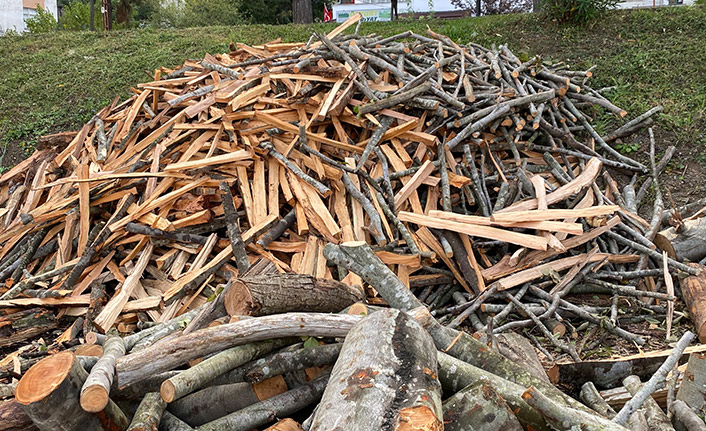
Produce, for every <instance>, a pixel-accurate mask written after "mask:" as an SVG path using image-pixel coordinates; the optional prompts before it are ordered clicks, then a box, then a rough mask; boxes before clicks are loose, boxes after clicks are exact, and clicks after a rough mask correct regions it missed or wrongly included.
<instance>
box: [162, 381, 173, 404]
mask: <svg viewBox="0 0 706 431" xmlns="http://www.w3.org/2000/svg"><path fill="white" fill-rule="evenodd" d="M159 394H160V395H161V396H162V399H163V400H164V402H165V403H171V402H174V399H175V398H176V388H175V387H174V383H172V382H170V381H169V380H165V381H164V382H162V386H160V387H159Z"/></svg>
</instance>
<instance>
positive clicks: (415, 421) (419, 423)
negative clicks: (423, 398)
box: [395, 406, 444, 431]
mask: <svg viewBox="0 0 706 431" xmlns="http://www.w3.org/2000/svg"><path fill="white" fill-rule="evenodd" d="M443 429H444V424H443V422H442V421H440V420H439V418H437V417H436V415H435V414H434V411H432V409H430V408H429V407H427V406H414V407H408V408H405V409H402V410H400V416H399V422H398V424H397V427H396V428H395V430H396V431H443Z"/></svg>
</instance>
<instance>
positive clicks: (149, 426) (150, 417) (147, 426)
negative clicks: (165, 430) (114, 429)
mask: <svg viewBox="0 0 706 431" xmlns="http://www.w3.org/2000/svg"><path fill="white" fill-rule="evenodd" d="M166 407H167V403H165V402H164V400H162V397H160V396H159V392H149V393H147V394H145V396H144V397H143V398H142V401H140V405H139V406H138V407H137V411H136V412H135V416H134V417H133V418H132V422H130V426H129V427H128V429H127V431H155V430H157V428H159V422H160V420H161V419H162V414H163V413H164V409H165V408H166Z"/></svg>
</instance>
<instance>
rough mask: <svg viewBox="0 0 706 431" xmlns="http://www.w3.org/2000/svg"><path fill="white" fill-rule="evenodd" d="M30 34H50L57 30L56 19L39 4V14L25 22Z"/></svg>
mask: <svg viewBox="0 0 706 431" xmlns="http://www.w3.org/2000/svg"><path fill="white" fill-rule="evenodd" d="M25 24H26V25H27V30H29V32H30V33H33V34H34V33H49V32H50V31H54V30H56V18H54V15H52V14H51V12H49V11H47V10H44V8H42V7H41V6H39V4H37V14H36V15H34V16H32V17H29V18H27V19H26V20H25Z"/></svg>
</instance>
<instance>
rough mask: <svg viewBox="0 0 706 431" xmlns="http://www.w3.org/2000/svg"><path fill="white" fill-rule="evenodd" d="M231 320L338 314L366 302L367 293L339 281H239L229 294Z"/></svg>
mask: <svg viewBox="0 0 706 431" xmlns="http://www.w3.org/2000/svg"><path fill="white" fill-rule="evenodd" d="M225 295H226V296H225V299H224V300H225V308H226V311H228V314H230V315H231V316H242V315H245V316H262V315H268V314H277V313H286V312H289V311H310V312H321V313H337V312H339V311H341V310H343V309H344V308H346V307H348V306H349V305H351V304H355V303H356V302H360V301H362V300H364V299H365V297H364V295H363V292H361V291H360V290H359V289H356V288H355V287H351V286H348V285H347V284H345V283H341V282H339V281H336V280H326V279H322V278H314V277H312V276H309V275H305V274H268V275H256V276H249V277H244V278H239V279H238V280H237V281H235V282H234V283H233V285H232V286H231V288H230V289H228V292H226V293H225Z"/></svg>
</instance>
